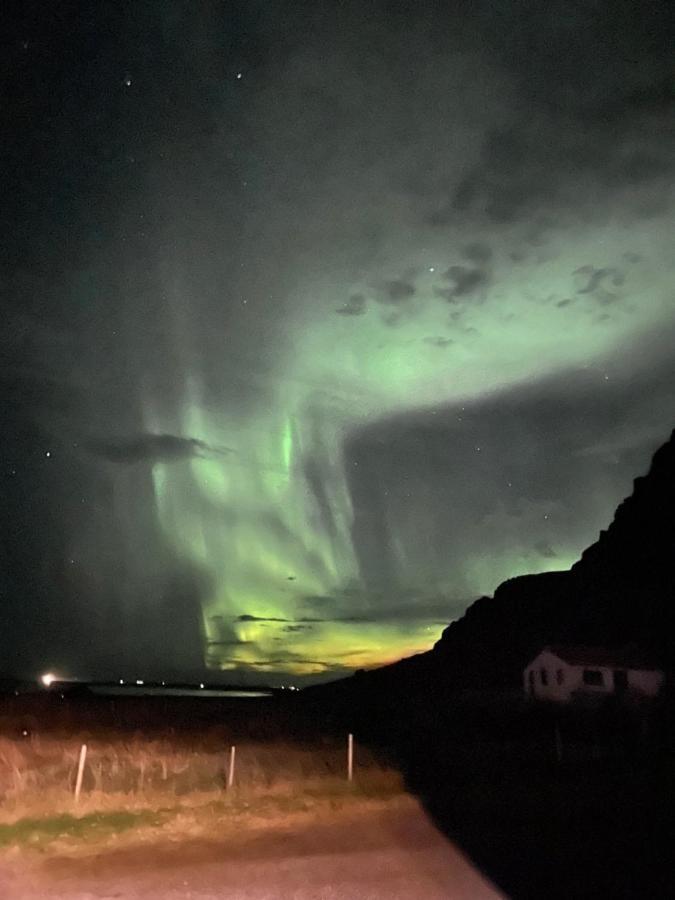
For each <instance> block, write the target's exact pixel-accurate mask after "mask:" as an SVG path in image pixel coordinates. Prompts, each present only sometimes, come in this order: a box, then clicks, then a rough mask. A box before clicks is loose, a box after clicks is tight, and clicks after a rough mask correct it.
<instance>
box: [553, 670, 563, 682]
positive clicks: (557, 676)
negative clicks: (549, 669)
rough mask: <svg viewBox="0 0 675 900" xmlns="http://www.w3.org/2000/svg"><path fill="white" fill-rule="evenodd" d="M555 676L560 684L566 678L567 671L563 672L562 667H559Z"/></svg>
mask: <svg viewBox="0 0 675 900" xmlns="http://www.w3.org/2000/svg"><path fill="white" fill-rule="evenodd" d="M555 678H556V681H557V682H558V684H562V683H563V681H564V680H565V673H564V672H563V670H562V669H558V671H557V672H556V673H555Z"/></svg>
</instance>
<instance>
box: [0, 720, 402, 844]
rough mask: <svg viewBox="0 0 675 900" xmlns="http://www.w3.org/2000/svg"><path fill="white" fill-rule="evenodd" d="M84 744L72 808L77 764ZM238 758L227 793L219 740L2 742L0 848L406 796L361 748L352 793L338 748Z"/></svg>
mask: <svg viewBox="0 0 675 900" xmlns="http://www.w3.org/2000/svg"><path fill="white" fill-rule="evenodd" d="M85 742H86V743H87V755H86V764H85V767H84V774H83V780H82V791H81V794H80V797H79V800H78V801H77V802H76V800H75V796H74V788H75V782H76V776H77V767H78V757H79V753H80V747H81V745H82V743H85ZM236 748H237V749H236V766H235V770H234V782H233V784H232V786H230V787H228V785H227V770H228V762H229V747H228V746H227V745H226V744H224V743H223V741H222V734H221V733H220V732H215V733H209V732H208V731H207V732H202V733H200V734H199V738H198V740H197V739H193V740H189V739H187V737H186V736H183V737H182V739H180V740H170V739H168V738H164V739H151V738H145V737H143V736H140V735H137V736H133V737H126V738H118V739H115V738H113V737H110V736H109V737H107V738H101V737H99V738H98V739H97V738H95V737H94V738H92V736H91V735H84V734H83V735H80V736H74V737H71V738H68V739H64V738H62V737H54V736H49V735H45V736H41V735H40V734H39V733H33V734H31V735H29V736H26V737H25V738H8V737H0V847H3V846H4V847H7V846H10V845H22V846H26V845H28V846H33V847H35V848H44V847H46V846H47V845H48V844H50V843H51V842H53V841H56V840H61V841H62V840H63V839H66V838H67V839H71V840H77V841H81V842H82V841H84V842H91V841H92V840H93V841H100V840H104V839H106V838H107V837H109V836H110V835H118V834H121V833H123V832H131V831H137V830H138V829H139V828H143V829H144V830H145V831H147V830H148V829H150V830H157V829H160V830H161V829H164V830H166V829H167V828H169V829H170V828H173V827H176V826H177V823H179V822H182V823H183V826H184V827H185V828H186V829H187V830H188V831H190V832H194V831H195V829H196V830H197V831H199V830H204V829H207V828H208V827H209V822H211V824H212V823H213V820H214V819H216V818H217V819H218V820H220V821H222V820H223V819H230V820H234V819H237V820H240V821H241V820H242V819H243V818H244V817H247V818H248V819H251V818H255V817H262V818H269V817H274V816H286V815H288V814H290V813H297V812H299V811H311V810H313V809H317V808H319V807H321V806H326V805H328V806H330V805H333V806H336V805H344V804H348V803H352V802H354V801H356V800H361V801H363V800H365V799H374V800H376V799H381V798H386V797H392V796H395V795H397V794H399V793H401V792H402V790H403V789H402V783H401V778H400V776H399V775H398V773H396V772H395V771H393V770H391V769H389V768H387V767H385V766H383V765H381V764H379V763H378V762H377V760H376V759H375V758H374V757H373V756H372V755H371V754H370V753H369V752H368V751H366V750H365V749H364V748H359V747H357V753H356V765H355V772H354V780H353V782H351V783H349V782H348V781H347V777H346V748H345V746H343V745H341V744H336V743H334V742H326V741H324V742H318V743H316V744H313V745H307V744H305V745H294V744H292V743H285V742H281V741H276V742H272V743H255V742H243V743H239V744H237V745H236Z"/></svg>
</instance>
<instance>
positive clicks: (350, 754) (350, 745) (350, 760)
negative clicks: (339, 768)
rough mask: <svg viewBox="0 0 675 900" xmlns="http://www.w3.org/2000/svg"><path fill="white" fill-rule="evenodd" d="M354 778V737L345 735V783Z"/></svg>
mask: <svg viewBox="0 0 675 900" xmlns="http://www.w3.org/2000/svg"><path fill="white" fill-rule="evenodd" d="M353 777H354V735H353V734H351V733H350V734H348V735H347V781H351V780H352V778H353Z"/></svg>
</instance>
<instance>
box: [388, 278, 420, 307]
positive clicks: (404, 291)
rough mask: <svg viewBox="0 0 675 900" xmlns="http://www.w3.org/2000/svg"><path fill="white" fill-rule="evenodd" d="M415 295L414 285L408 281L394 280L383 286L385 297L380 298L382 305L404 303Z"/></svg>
mask: <svg viewBox="0 0 675 900" xmlns="http://www.w3.org/2000/svg"><path fill="white" fill-rule="evenodd" d="M414 295H415V285H414V284H411V283H410V282H409V281H403V280H401V279H396V280H394V281H388V282H387V283H386V285H385V295H384V297H383V298H382V302H383V303H404V302H405V301H406V300H410V298H411V297H414Z"/></svg>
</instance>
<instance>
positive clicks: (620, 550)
mask: <svg viewBox="0 0 675 900" xmlns="http://www.w3.org/2000/svg"><path fill="white" fill-rule="evenodd" d="M674 547H675V431H673V433H672V435H671V437H670V440H669V441H668V442H667V443H666V444H664V445H663V446H662V447H661V448H660V449H659V450H658V451H657V452H656V454H655V455H654V457H653V460H652V463H651V466H650V468H649V471H648V473H647V474H646V475H644V476H641V477H639V478H636V479H635V481H634V485H633V493H632V494H631V496H630V497H628V498H627V499H626V500H624V501H623V502H622V503H621V504H620V505H619V507H618V509H617V511H616V513H615V515H614V519H613V521H612V523H611V524H610V525H609V527H608V528H607V530H606V531H603V532H601V534H600V536H599V538H598V540H597V541H596V542H595V543H594V544H593V545H591V546H590V547H589V548H588V549H587V550H585V551H584V553H583V554H582V556H581V559H580V560H579V561H578V562H577V563H575V565H574V566H573V567H572V569H571V570H569V571H564V572H547V573H543V574H540V575H523V576H520V577H518V578H512V579H510V580H508V581H506V582H504V583H503V584H501V585H500V586H499V587H498V588H497V590H496V591H495V593H494V596H492V597H481V598H480V599H479V600H476V602H475V603H473V604H472V605H471V606H470V607H469V608H468V609H467V611H466V613H465V614H464V615H463V616H462V617H461V618H460V619H458V620H457V621H456V622H453V623H452V624H451V625H449V626H448V627H447V628H446V629H445V631H444V632H443V634H442V636H441V638H440V640H439V641H438V642H437V643H436V645H435V646H434V648H433V649H432V650H430V651H428V652H427V653H423V654H419V655H418V656H415V657H411V658H409V659H404V660H401V661H399V662H397V663H394V664H392V665H390V666H385V667H383V668H381V669H376V670H372V671H370V672H364V673H358V674H357V675H355V676H352V678H349V679H345V680H343V681H341V682H335V683H333V684H332V685H328V686H325V687H324V688H322V689H320V690H332V691H336V692H338V693H342V692H347V693H351V691H352V690H353V689H355V688H356V689H358V690H359V692H360V693H361V694H364V693H366V694H367V693H370V692H373V693H374V694H379V695H380V696H382V695H388V696H392V697H393V696H394V695H396V696H397V697H399V698H401V697H405V696H406V695H412V696H414V695H415V694H417V692H418V691H420V690H426V689H433V688H436V689H438V687H439V686H440V685H443V686H445V687H447V688H448V689H450V690H452V689H453V688H470V687H486V686H491V685H493V686H499V687H517V686H518V685H519V684H520V679H521V673H522V670H523V667H524V665H525V664H526V662H527V661H528V659H529V658H531V657H532V656H533V655H534V654H535V653H536V652H537V651H538V650H539V649H540V648H541V647H542V645H544V644H546V643H554V642H555V643H564V642H575V643H587V644H605V645H619V644H628V643H635V644H639V645H641V646H642V647H643V648H644V649H645V650H647V651H648V652H650V653H652V654H654V655H655V656H656V657H658V658H660V659H661V660H662V661H663V663H664V664H665V665H666V666H668V667H669V668H672V667H673V664H674V663H675V563H673V549H674Z"/></svg>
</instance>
